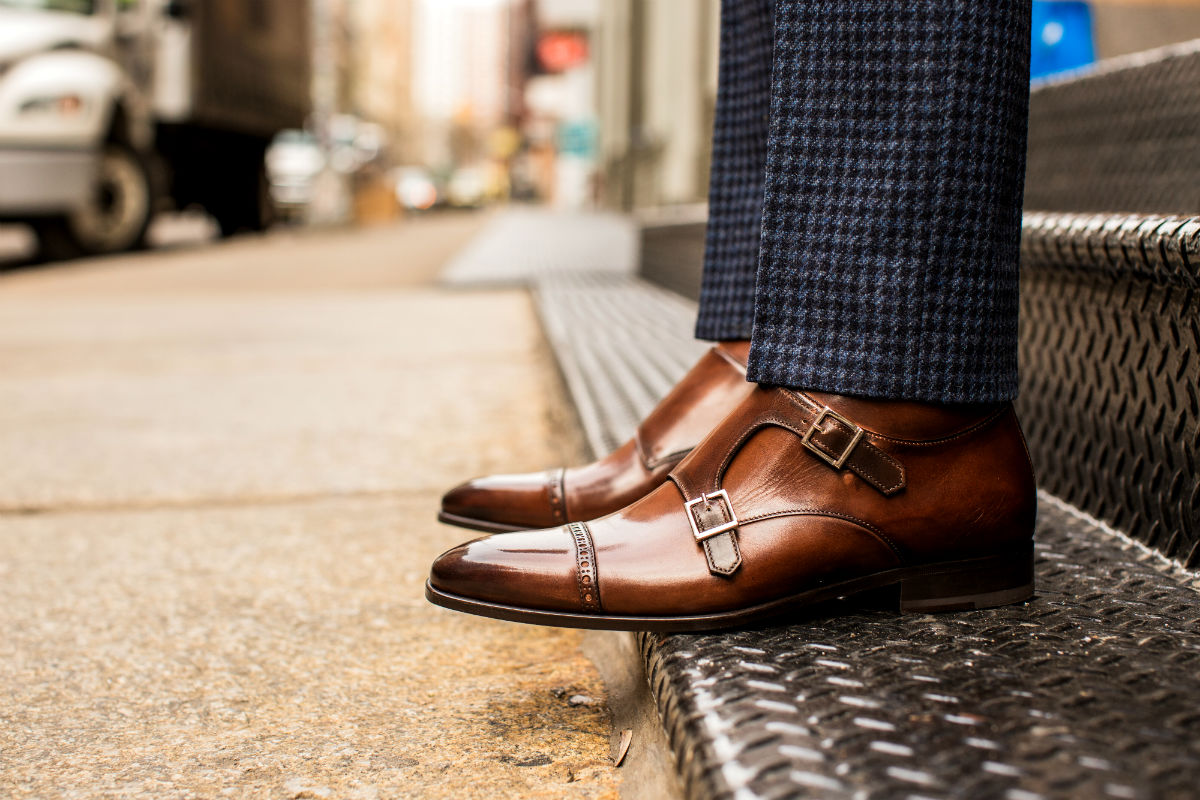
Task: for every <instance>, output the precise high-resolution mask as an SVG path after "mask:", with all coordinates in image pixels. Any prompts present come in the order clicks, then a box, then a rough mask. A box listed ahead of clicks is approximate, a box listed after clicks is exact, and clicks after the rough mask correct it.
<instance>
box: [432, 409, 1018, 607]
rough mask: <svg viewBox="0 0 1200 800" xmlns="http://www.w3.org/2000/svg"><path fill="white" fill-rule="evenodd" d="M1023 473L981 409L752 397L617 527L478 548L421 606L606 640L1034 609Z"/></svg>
mask: <svg viewBox="0 0 1200 800" xmlns="http://www.w3.org/2000/svg"><path fill="white" fill-rule="evenodd" d="M1035 514H1036V498H1035V489H1034V480H1033V470H1032V468H1031V466H1030V463H1029V456H1028V453H1027V452H1026V449H1025V442H1024V439H1023V437H1022V435H1021V430H1020V427H1019V425H1018V423H1017V418H1016V415H1015V414H1014V413H1013V410H1012V407H1011V405H1009V404H1004V405H997V406H993V407H990V408H988V409H985V410H980V409H979V408H978V407H970V408H966V407H964V408H954V407H947V406H934V405H925V404H919V403H891V402H871V401H865V400H859V399H854V398H848V397H839V396H836V395H822V394H816V393H801V392H792V391H788V390H784V389H778V388H774V389H768V388H757V389H755V390H754V391H753V393H752V394H751V395H750V396H749V397H747V398H746V400H745V401H744V402H743V403H742V404H741V405H740V406H739V407H738V408H737V409H735V410H734V411H733V413H731V414H730V415H729V416H728V417H727V418H726V419H725V420H724V421H723V422H722V423H721V424H720V425H719V426H718V427H717V428H716V430H714V431H713V433H712V434H711V435H710V436H709V437H708V438H706V439H705V440H704V441H703V442H702V443H701V444H700V445H699V446H698V447H697V448H696V449H695V450H693V451H692V453H691V455H689V456H688V457H687V458H686V459H684V460H683V462H681V463H680V464H679V466H678V467H676V469H675V470H674V471H673V472H672V473H671V475H670V481H669V482H667V483H664V484H662V485H661V486H660V487H659V488H658V489H656V490H654V491H653V492H651V493H650V494H649V495H647V496H646V497H644V498H643V499H641V500H639V501H638V502H636V503H634V504H633V505H631V506H629V507H628V508H625V509H624V510H622V511H620V512H619V513H616V514H613V515H611V516H608V517H605V518H603V519H599V520H595V521H592V522H586V523H584V522H576V523H571V524H568V525H565V526H562V527H559V528H554V529H550V530H540V531H528V532H525V533H514V534H507V535H504V536H489V537H484V538H482V539H477V540H475V541H473V542H469V543H467V544H464V545H461V546H460V547H456V548H454V549H453V550H450V551H449V552H447V553H445V554H443V555H442V556H441V557H439V558H438V559H437V561H435V562H434V564H433V570H432V573H431V576H430V579H429V583H428V584H427V585H426V597H428V598H429V599H430V600H431V601H432V602H434V603H436V604H438V605H442V606H445V607H447V608H453V609H457V610H460V611H467V612H470V613H473V614H480V615H483V616H488V617H497V618H500V619H509V620H516V621H520V622H532V623H538V624H543V625H559V626H571V627H584V628H612V629H618V630H658V631H681V630H705V629H713V628H722V627H730V626H740V625H746V624H750V623H754V622H758V621H761V620H764V619H768V618H773V617H777V616H779V615H781V614H784V613H786V612H788V611H790V610H792V609H795V608H797V607H801V606H805V605H808V604H811V603H814V602H818V601H821V600H826V599H832V598H836V597H843V596H848V595H852V594H855V593H858V592H861V591H865V590H869V589H877V588H881V587H888V586H898V587H899V606H900V610H902V611H941V610H951V609H968V608H983V607H988V606H994V605H1003V604H1007V603H1015V602H1019V601H1022V600H1025V599H1027V598H1029V597H1030V596H1032V594H1033V555H1032V545H1033V526H1034V518H1035Z"/></svg>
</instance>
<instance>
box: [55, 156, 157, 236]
mask: <svg viewBox="0 0 1200 800" xmlns="http://www.w3.org/2000/svg"><path fill="white" fill-rule="evenodd" d="M153 212H154V195H153V192H152V190H151V188H150V174H149V171H148V170H147V168H146V164H145V163H144V162H143V160H142V159H141V157H139V156H138V154H137V153H136V152H135V151H134V150H133V149H132V148H130V147H128V146H126V145H123V144H115V143H113V144H108V145H106V146H105V148H104V152H103V154H102V155H101V157H100V171H99V175H98V176H97V180H96V186H95V189H94V190H93V192H92V196H91V197H90V198H88V200H87V202H86V203H85V204H84V205H83V206H82V207H80V208H79V209H78V210H76V211H74V212H72V213H70V214H68V215H66V216H63V217H53V218H51V219H46V220H41V221H40V222H38V223H36V224H35V225H34V229H35V231H36V233H37V236H38V242H39V244H40V245H41V252H42V256H43V257H46V258H72V257H77V256H89V255H103V254H105V253H120V252H123V251H125V250H132V249H134V248H136V247H139V246H140V245H141V244H142V242H143V240H144V239H145V237H146V229H147V228H148V227H150V218H151V216H152V215H153Z"/></svg>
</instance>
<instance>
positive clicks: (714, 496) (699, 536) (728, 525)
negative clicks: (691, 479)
mask: <svg viewBox="0 0 1200 800" xmlns="http://www.w3.org/2000/svg"><path fill="white" fill-rule="evenodd" d="M714 500H720V501H722V502H723V503H725V510H726V511H728V512H729V522H723V523H721V524H720V525H718V526H717V527H715V528H708V529H706V530H703V531H702V530H700V526H699V525H698V524H697V520H696V514H695V513H694V512H693V511H692V509H694V508H695V507H696V506H698V505H700V504H701V503H704V504H705V505H706V506H707V505H710V504H711V503H712V501H714ZM683 507H684V509H685V510H686V511H687V515H688V522H689V523H691V526H692V535H693V536H695V537H696V541H697V542H703V541H704V540H705V539H711V538H712V537H714V536H717V535H718V534H722V533H724V532H725V531H731V530H733V529H734V528H736V527H737V526H738V518H737V514H735V513H733V503H731V502H730V501H729V494H728V493H726V491H725V490H724V489H718V490H717V491H715V492H709V493H708V494H702V495H700V496H699V497H697V498H696V499H695V500H688V501H687V502H686V503H684V504H683Z"/></svg>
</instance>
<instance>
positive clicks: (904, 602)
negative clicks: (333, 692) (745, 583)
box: [425, 546, 1034, 633]
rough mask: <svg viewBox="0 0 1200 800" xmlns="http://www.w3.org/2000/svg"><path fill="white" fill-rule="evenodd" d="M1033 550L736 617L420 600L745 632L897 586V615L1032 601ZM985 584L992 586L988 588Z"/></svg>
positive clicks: (863, 581)
mask: <svg viewBox="0 0 1200 800" xmlns="http://www.w3.org/2000/svg"><path fill="white" fill-rule="evenodd" d="M1032 549H1033V548H1032V546H1030V547H1029V549H1028V550H1027V551H1025V552H1023V553H1021V554H1019V555H1007V556H993V557H988V558H980V559H970V560H967V561H952V562H940V563H937V564H927V565H923V566H919V567H905V568H900V569H895V570H889V571H887V572H883V573H877V574H875V575H869V576H866V577H863V578H856V579H854V580H850V581H843V582H841V583H837V584H832V585H829V586H823V587H820V588H817V589H810V590H808V591H806V592H800V593H798V594H795V595H790V596H788V597H784V598H780V599H778V600H773V601H771V602H769V603H763V604H760V605H757V606H751V607H749V608H744V609H740V610H738V611H727V612H722V613H717V614H698V615H684V616H670V617H650V616H614V615H607V614H578V613H571V612H567V611H546V610H541V609H531V608H523V607H521V606H509V605H503V604H500V603H490V602H487V601H485V600H476V599H473V598H469V597H463V596H461V595H455V594H451V593H449V592H443V591H441V590H439V589H436V588H434V586H433V585H432V584H431V583H430V582H429V581H426V582H425V599H426V600H428V601H429V602H431V603H433V604H434V605H437V606H441V607H442V608H448V609H451V610H453V611H461V612H465V613H467V614H475V615H476V616H481V617H489V618H491V619H502V620H507V621H509V622H522V623H526V624H532V625H549V626H553V627H558V628H585V629H591V630H617V631H650V632H656V633H679V632H685V631H713V630H723V629H727V628H737V627H749V626H753V625H756V624H760V623H764V622H769V621H776V622H777V621H779V620H780V618H781V617H784V616H786V615H787V614H789V613H790V612H796V611H800V610H803V609H806V608H808V607H811V606H814V605H817V604H819V603H823V602H826V601H829V600H835V599H838V598H842V597H851V596H853V595H857V594H860V593H863V592H870V591H873V590H878V589H887V588H889V587H899V609H900V611H901V612H902V613H907V612H912V613H930V612H936V611H965V610H971V609H979V608H992V607H995V606H1002V605H1012V604H1015V603H1021V602H1024V601H1026V600H1029V599H1031V598H1032V597H1033V596H1034V579H1033V552H1032ZM1014 578H1016V579H1017V580H1016V582H1015V583H1013V582H1012V581H1013V579H1014ZM981 580H982V581H984V582H985V583H984V585H980V584H979V581H981ZM997 580H1000V581H1004V580H1007V581H1009V584H1008V585H997V584H996V583H995V581H997ZM989 582H990V585H988V583H989ZM972 583H973V584H974V589H972V590H971V591H970V592H969V593H962V592H961V591H960V590H959V588H958V587H962V586H964V585H967V584H972ZM930 587H934V588H935V589H939V588H943V587H944V589H945V590H946V591H945V592H944V593H939V592H937V591H934V592H929V591H928V589H929V588H930ZM925 595H932V596H925Z"/></svg>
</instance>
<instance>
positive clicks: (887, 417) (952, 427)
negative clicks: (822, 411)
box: [800, 392, 1003, 440]
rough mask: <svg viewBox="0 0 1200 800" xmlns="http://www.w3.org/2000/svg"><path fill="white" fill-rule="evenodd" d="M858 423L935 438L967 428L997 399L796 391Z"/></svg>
mask: <svg viewBox="0 0 1200 800" xmlns="http://www.w3.org/2000/svg"><path fill="white" fill-rule="evenodd" d="M800 394H803V395H805V396H807V397H808V398H810V399H811V400H812V401H813V402H815V403H816V404H817V405H823V406H829V407H830V408H831V409H833V410H834V411H836V412H837V413H839V414H841V415H842V416H844V417H847V418H848V419H850V420H853V421H854V422H855V423H857V424H858V425H861V426H862V427H864V428H866V429H868V430H871V431H874V432H876V433H882V434H884V435H885V436H894V437H896V438H898V439H915V440H925V439H938V438H941V437H943V436H949V435H952V434H954V433H956V432H958V431H961V430H963V429H965V428H969V427H971V426H972V425H974V424H975V423H977V422H979V421H980V420H982V419H984V418H986V417H988V416H990V415H991V414H993V413H995V412H996V411H997V410H999V408H1000V407H1001V405H1003V404H1001V403H917V402H912V401H907V400H872V399H869V398H864V397H851V396H848V395H838V394H827V393H824V392H800Z"/></svg>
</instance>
